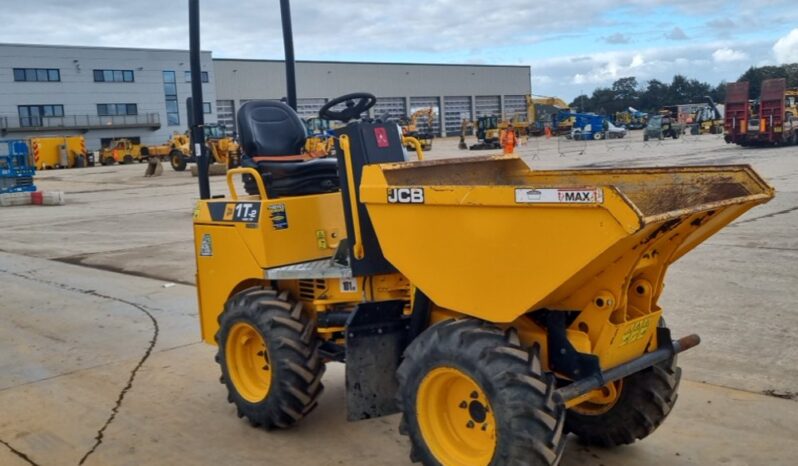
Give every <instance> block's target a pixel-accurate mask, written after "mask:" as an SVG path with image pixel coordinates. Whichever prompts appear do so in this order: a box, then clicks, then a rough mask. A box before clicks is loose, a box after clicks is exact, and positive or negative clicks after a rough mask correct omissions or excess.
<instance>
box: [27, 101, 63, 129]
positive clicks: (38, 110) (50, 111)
mask: <svg viewBox="0 0 798 466" xmlns="http://www.w3.org/2000/svg"><path fill="white" fill-rule="evenodd" d="M17 111H18V112H19V125H20V126H22V127H30V126H43V124H44V122H43V118H53V117H62V116H64V106H63V105H20V106H18V107H17Z"/></svg>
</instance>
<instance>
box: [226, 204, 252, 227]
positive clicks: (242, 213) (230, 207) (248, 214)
mask: <svg viewBox="0 0 798 466" xmlns="http://www.w3.org/2000/svg"><path fill="white" fill-rule="evenodd" d="M259 214H260V204H257V203H254V202H236V203H235V204H233V203H230V204H227V205H226V206H225V209H224V217H223V220H226V221H228V222H246V223H257V222H258V217H259Z"/></svg>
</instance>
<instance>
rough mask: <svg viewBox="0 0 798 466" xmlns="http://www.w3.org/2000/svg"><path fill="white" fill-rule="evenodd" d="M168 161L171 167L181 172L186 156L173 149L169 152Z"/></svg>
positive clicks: (184, 165)
mask: <svg viewBox="0 0 798 466" xmlns="http://www.w3.org/2000/svg"><path fill="white" fill-rule="evenodd" d="M169 161H170V163H171V165H172V169H173V170H174V171H176V172H182V171H184V170H185V169H186V157H185V156H184V155H183V153H182V152H180V151H179V150H173V151H172V152H171V153H169Z"/></svg>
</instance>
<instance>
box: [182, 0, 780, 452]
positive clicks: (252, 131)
mask: <svg viewBox="0 0 798 466" xmlns="http://www.w3.org/2000/svg"><path fill="white" fill-rule="evenodd" d="M285 3H287V2H284V4H285ZM190 5H193V6H194V8H197V2H196V0H195V1H193V2H191V3H190ZM189 16H190V18H192V19H193V21H192V23H191V24H192V25H193V26H192V28H191V29H192V31H193V34H198V32H197V28H198V26H197V24H198V14H197V13H196V11H194V13H193V14H190V15H189ZM286 16H287V15H283V20H284V21H286ZM285 29H286V28H285V27H284V31H285ZM191 43H192V65H193V66H194V67H195V69H194V71H195V72H199V46H198V44H199V40H198V38H196V40H194V39H192V41H191ZM289 46H290V35H286V48H287V50H288V49H289ZM287 55H288V54H287ZM289 56H291V57H292V56H293V52H291V54H290V55H289ZM286 70H287V82H288V83H289V92H288V95H289V98H288V104H285V103H282V102H274V101H250V102H247V103H245V104H244V105H242V106H241V108H240V110H239V113H238V118H237V121H238V125H239V134H240V140H241V147H242V151H243V156H242V166H241V167H240V168H236V169H233V170H229V171H228V172H227V184H228V190H229V193H228V195H227V197H224V198H217V197H212V196H211V193H210V189H209V186H208V181H207V171H205V175H204V176H203V175H202V174H203V170H207V165H203V164H205V163H207V155H202V154H198V155H200V161H199V166H200V174H201V176H200V193H201V198H202V199H201V200H200V201H198V202H197V204H196V207H195V210H194V215H193V218H194V220H193V224H194V226H193V228H194V247H195V253H196V261H197V290H198V298H199V311H200V323H201V332H202V338H203V340H204V341H206V342H208V343H210V344H213V345H217V347H218V349H217V353H216V361H217V363H218V364H219V366H220V369H221V374H222V377H221V382H222V383H223V384H224V385H225V387H226V390H227V392H228V400H229V401H230V402H231V403H233V404H234V405H235V407H236V410H237V413H238V416H239V417H243V418H246V419H247V420H248V421H249V422H250V423H252V424H253V425H255V426H261V427H264V428H266V429H271V428H287V427H290V426H291V425H293V424H295V423H297V422H299V421H301V420H302V419H303V418H304V417H306V416H308V415H309V414H310V413H311V412H312V411H313V409H314V408H315V407H316V405H317V403H318V401H319V398H320V396H321V394H322V390H323V384H322V376H323V374H324V370H325V365H326V364H327V363H329V362H332V361H338V362H342V363H345V364H346V369H345V370H346V408H347V415H348V419H349V420H358V419H368V418H373V417H377V416H384V415H387V414H392V413H397V412H399V413H401V415H402V420H401V424H400V432H401V433H402V434H403V435H407V436H408V437H409V439H410V443H411V453H410V458H411V459H412V460H413V461H415V462H422V463H423V464H426V465H447V466H448V465H480V466H481V465H504V464H532V465H554V464H557V463H558V462H559V461H560V459H561V457H562V454H563V451H564V447H565V440H566V434H567V433H568V432H572V433H574V434H576V435H577V436H579V437H581V438H582V439H583V440H584V441H585V442H587V443H588V444H595V445H602V446H617V445H622V444H627V443H632V442H634V441H636V440H637V439H642V438H644V437H646V436H648V435H650V434H651V433H652V432H653V431H654V430H655V429H656V428H657V427H658V426H659V425H660V424H661V423H662V422H663V421H664V419H665V418H666V417H667V415H668V414H669V412H670V411H671V408H672V407H673V405H674V403H675V401H676V395H677V390H678V386H679V379H680V376H681V371H680V369H679V367H678V365H677V361H676V358H677V353H679V352H681V351H684V350H686V349H689V348H691V347H693V346H695V345H697V344H698V343H699V339H698V337H697V336H696V335H689V336H687V337H684V338H681V339H676V340H674V339H673V338H672V337H671V335H670V332H669V331H668V329H667V327H665V326H664V323H663V322H664V320H663V309H662V308H661V307H660V306H659V304H658V301H659V298H660V296H661V295H662V293H663V278H664V275H665V272H666V270H667V268H668V266H670V265H671V264H672V263H673V262H675V261H676V260H678V259H679V258H680V257H682V256H683V255H684V254H686V253H687V252H689V251H690V250H692V249H693V248H694V247H696V246H697V245H698V244H700V243H701V242H702V241H704V240H705V239H707V238H708V237H709V236H711V235H712V234H714V233H715V232H717V231H718V230H720V229H721V228H723V227H724V226H725V225H727V224H728V223H729V222H731V221H733V220H734V219H735V218H737V217H739V216H740V215H742V214H743V213H744V212H746V211H747V210H749V209H750V208H752V207H754V206H755V205H757V204H762V203H765V202H767V201H768V200H770V199H771V198H772V197H773V189H772V188H771V187H770V186H768V185H767V184H766V183H765V182H764V181H763V180H762V179H761V178H760V177H759V176H758V175H757V174H756V173H755V172H754V171H753V170H752V169H751V168H750V167H749V166H744V165H738V166H707V167H673V168H635V169H584V170H559V171H538V170H535V171H532V170H530V169H529V167H528V166H527V165H526V164H525V163H524V162H523V161H522V160H521V159H519V158H517V157H514V156H496V155H490V156H479V157H466V158H459V159H448V160H429V161H410V160H406V159H405V157H406V155H405V154H406V152H405V151H404V150H403V145H404V143H405V141H403V140H402V135H401V133H400V131H399V130H398V129H397V127H396V125H395V124H393V123H383V122H380V121H377V120H369V119H358V118H360V115H362V114H363V113H364V112H366V111H367V110H368V109H369V108H370V107H372V106H373V105H374V104H375V103H376V99H375V97H374V96H373V95H370V94H366V93H356V94H350V95H346V96H342V97H339V98H337V99H333V100H331V101H330V102H328V103H327V104H326V105H325V106H324V107H323V108H322V109H321V110H320V115H319V116H320V117H321V118H327V119H329V120H332V121H341V122H343V123H345V126H343V127H341V128H339V129H337V130H335V131H334V133H335V145H336V147H335V154H336V157H335V158H329V157H327V158H307V157H304V156H302V155H301V152H302V147H303V144H304V143H305V138H306V132H305V128H304V126H303V124H302V121H301V120H300V118H299V117H298V116H297V114H296V112H295V110H294V108H293V107H292V106H295V105H296V100H295V99H296V94H295V92H292V82H293V62H292V61H291V60H290V59H289V60H287V66H286ZM193 90H194V101H195V102H202V98H201V97H202V96H201V87H200V86H199V85H197V86H194V87H193ZM342 103H345V104H346V105H345V108H344V109H343V110H340V111H336V110H333V107H335V106H336V105H339V104H342ZM338 108H340V107H338ZM197 125H198V126H197V127H194V128H192V134H193V135H197V137H201V134H202V133H201V130H202V128H201V125H202V120H201V117H200V119H199V122H198V123H197ZM192 146H194V145H192ZM422 150H423V149H422ZM203 167H204V168H203ZM239 176H240V177H242V178H244V189H243V190H242V189H241V186H240V185H239V184H238V177H239ZM693 311H694V310H693ZM297 441H301V440H300V439H297ZM328 460H330V461H332V459H328Z"/></svg>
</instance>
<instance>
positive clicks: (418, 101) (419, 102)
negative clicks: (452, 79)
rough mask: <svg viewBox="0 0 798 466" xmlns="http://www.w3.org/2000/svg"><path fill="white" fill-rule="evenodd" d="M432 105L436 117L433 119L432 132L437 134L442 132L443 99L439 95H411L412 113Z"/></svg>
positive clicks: (410, 112)
mask: <svg viewBox="0 0 798 466" xmlns="http://www.w3.org/2000/svg"><path fill="white" fill-rule="evenodd" d="M425 107H432V113H433V115H434V118H433V120H432V132H433V133H434V134H435V135H436V136H440V134H441V99H440V98H438V97H411V98H410V111H409V112H408V113H409V114H412V113H413V112H415V111H416V110H419V109H422V108H425Z"/></svg>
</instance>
